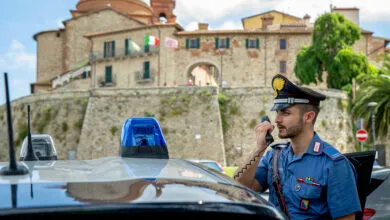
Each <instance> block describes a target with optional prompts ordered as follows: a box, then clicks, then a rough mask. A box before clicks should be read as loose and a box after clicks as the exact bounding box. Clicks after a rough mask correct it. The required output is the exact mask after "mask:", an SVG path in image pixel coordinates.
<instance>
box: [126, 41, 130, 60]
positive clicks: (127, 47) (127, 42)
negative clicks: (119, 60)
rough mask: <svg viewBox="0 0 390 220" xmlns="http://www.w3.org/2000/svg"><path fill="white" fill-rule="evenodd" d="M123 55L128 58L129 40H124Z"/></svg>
mask: <svg viewBox="0 0 390 220" xmlns="http://www.w3.org/2000/svg"><path fill="white" fill-rule="evenodd" d="M125 55H126V56H128V55H130V50H129V39H127V38H126V39H125Z"/></svg>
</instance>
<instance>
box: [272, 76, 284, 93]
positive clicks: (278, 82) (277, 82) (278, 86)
mask: <svg viewBox="0 0 390 220" xmlns="http://www.w3.org/2000/svg"><path fill="white" fill-rule="evenodd" d="M285 84H286V81H285V80H284V79H283V78H279V77H278V78H275V79H274V82H273V87H274V90H275V93H274V95H275V97H276V96H277V95H278V93H277V92H278V91H280V90H282V89H283V88H284V85H285Z"/></svg>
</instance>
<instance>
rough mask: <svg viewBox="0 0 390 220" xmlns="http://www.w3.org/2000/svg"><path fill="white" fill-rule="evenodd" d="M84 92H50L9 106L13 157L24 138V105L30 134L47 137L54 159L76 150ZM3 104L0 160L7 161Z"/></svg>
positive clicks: (6, 136) (5, 121) (0, 107)
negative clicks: (14, 150)
mask: <svg viewBox="0 0 390 220" xmlns="http://www.w3.org/2000/svg"><path fill="white" fill-rule="evenodd" d="M88 97H89V92H88V91H72V92H53V93H45V94H36V95H32V96H26V97H23V98H20V99H18V100H15V101H14V102H12V103H11V106H12V118H13V128H14V143H15V148H16V156H17V158H19V154H20V147H21V144H22V142H23V140H24V138H25V136H26V135H27V106H28V105H30V108H31V114H30V117H31V121H30V123H31V133H32V134H50V135H51V136H52V138H53V139H54V144H55V146H56V149H57V153H58V158H59V159H66V158H67V152H68V151H69V150H75V149H77V146H78V143H79V140H80V132H81V126H82V125H83V119H84V116H85V110H86V107H87V104H88ZM6 111H7V110H6V105H2V106H0V127H1V128H0V129H1V132H0V145H1V146H2V147H1V148H0V158H1V160H2V161H4V160H8V129H7V128H8V126H7V124H8V122H7V113H6Z"/></svg>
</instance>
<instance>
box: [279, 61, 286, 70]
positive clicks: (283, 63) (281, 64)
mask: <svg viewBox="0 0 390 220" xmlns="http://www.w3.org/2000/svg"><path fill="white" fill-rule="evenodd" d="M286 71H287V62H286V61H280V73H286Z"/></svg>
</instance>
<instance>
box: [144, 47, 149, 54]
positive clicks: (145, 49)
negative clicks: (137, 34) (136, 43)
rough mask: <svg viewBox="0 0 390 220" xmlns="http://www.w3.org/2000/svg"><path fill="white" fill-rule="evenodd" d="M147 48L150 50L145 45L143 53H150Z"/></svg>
mask: <svg viewBox="0 0 390 220" xmlns="http://www.w3.org/2000/svg"><path fill="white" fill-rule="evenodd" d="M149 48H150V47H149V45H145V46H144V51H145V53H149V51H150V49H149Z"/></svg>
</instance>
